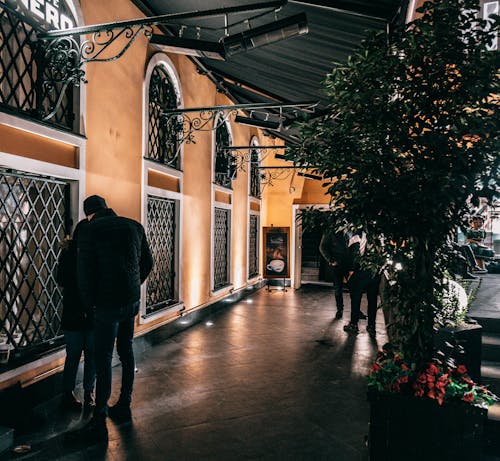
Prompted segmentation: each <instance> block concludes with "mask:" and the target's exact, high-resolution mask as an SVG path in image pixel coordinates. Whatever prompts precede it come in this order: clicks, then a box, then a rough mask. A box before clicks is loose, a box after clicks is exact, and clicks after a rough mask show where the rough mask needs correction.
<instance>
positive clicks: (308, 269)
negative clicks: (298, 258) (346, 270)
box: [301, 231, 333, 285]
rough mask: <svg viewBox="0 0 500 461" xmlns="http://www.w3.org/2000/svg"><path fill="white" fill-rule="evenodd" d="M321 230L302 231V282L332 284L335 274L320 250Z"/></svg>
mask: <svg viewBox="0 0 500 461" xmlns="http://www.w3.org/2000/svg"><path fill="white" fill-rule="evenodd" d="M320 241H321V232H318V231H306V232H303V233H302V264H301V283H314V284H318V285H327V284H328V285H330V284H331V283H332V280H333V274H332V270H331V268H330V266H329V265H328V264H327V262H326V260H325V258H323V256H321V253H320V251H319V243H320Z"/></svg>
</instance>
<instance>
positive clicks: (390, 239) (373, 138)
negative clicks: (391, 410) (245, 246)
mask: <svg viewBox="0 0 500 461" xmlns="http://www.w3.org/2000/svg"><path fill="white" fill-rule="evenodd" d="M478 11H479V5H478V1H477V0H440V1H439V2H437V1H436V2H426V3H425V4H424V5H423V6H422V7H421V8H420V10H419V13H420V16H419V18H418V19H416V20H415V21H413V22H412V23H409V24H406V25H404V26H402V27H401V28H398V29H394V30H392V31H391V33H390V34H389V35H386V34H385V33H384V34H381V33H379V34H372V35H371V36H370V37H369V38H368V39H367V40H366V41H365V42H364V43H363V44H362V46H361V48H360V50H359V51H358V52H357V53H356V54H355V55H353V56H352V57H351V58H350V59H349V60H348V61H347V63H346V64H345V65H343V66H339V67H336V68H335V69H334V70H333V71H332V72H331V73H330V74H328V76H327V78H326V80H325V84H324V86H325V91H326V93H327V95H328V96H329V101H330V104H329V106H328V110H327V113H326V115H324V116H322V117H321V118H316V119H311V120H306V121H304V122H303V123H301V127H300V139H299V142H298V144H297V145H296V146H294V147H292V148H291V149H289V153H288V154H287V155H288V159H290V160H293V161H294V162H295V164H296V165H298V166H300V167H309V168H311V169H312V170H313V171H314V172H315V173H316V174H321V175H322V176H323V178H324V186H325V188H326V193H327V194H329V195H330V196H331V206H330V210H329V215H330V220H331V222H332V223H335V226H336V227H337V230H346V229H348V228H354V229H363V230H364V231H365V232H366V234H367V238H368V245H367V255H366V257H365V258H364V264H365V265H366V266H367V267H369V268H372V269H373V270H374V271H378V270H380V269H381V267H382V266H384V267H385V270H386V273H387V274H388V276H389V281H390V283H388V284H387V286H386V289H385V290H384V304H385V306H388V308H389V310H390V318H391V321H390V324H389V325H387V327H388V329H389V333H390V338H391V347H392V349H393V350H395V351H398V353H399V354H400V356H402V357H404V358H405V359H404V360H405V363H407V364H408V365H407V366H408V367H409V368H410V369H411V370H412V373H414V374H416V375H419V373H423V372H424V371H425V370H427V369H428V367H429V364H431V363H434V362H433V359H434V358H435V349H434V338H435V331H436V327H437V324H436V319H437V317H438V313H439V312H440V310H441V309H442V306H443V292H444V291H445V288H446V282H445V277H444V274H445V271H446V269H447V268H448V267H449V266H450V264H451V260H452V259H453V255H454V253H455V250H454V248H453V246H452V245H451V241H452V240H453V235H454V232H455V230H456V228H457V227H458V226H459V225H461V224H463V223H464V220H465V219H466V218H465V216H466V213H467V211H468V208H469V206H470V203H474V200H475V199H477V198H478V197H486V198H489V199H491V198H492V197H493V196H494V194H495V192H496V191H497V190H498V177H499V162H500V160H499V156H498V147H499V142H498V121H499V119H498V117H499V116H498V105H499V91H498V86H499V74H498V69H499V68H500V58H499V54H498V52H496V51H493V50H491V47H492V44H493V43H494V40H495V38H496V37H497V34H498V29H499V21H498V20H499V18H498V16H492V17H490V19H489V20H487V21H486V20H482V19H479V15H478ZM439 366H441V367H444V364H440V365H439ZM443 370H444V368H443ZM409 380H410V378H409ZM391 395H392V394H391ZM425 395H427V397H430V396H429V395H428V394H425ZM429 400H430V403H436V402H435V401H434V399H429ZM443 402H445V403H444V405H442V406H441V405H438V404H436V406H437V407H439V408H442V407H444V406H445V405H447V404H446V402H447V400H443ZM485 402H486V401H485ZM465 403H466V402H464V404H465ZM468 403H469V405H468V407H469V408H475V407H474V405H471V403H473V404H474V403H475V402H474V401H473V402H468ZM464 406H466V407H467V405H464ZM482 417H483V418H484V414H483V416H482ZM403 426H404V424H403ZM389 436H390V434H386V435H385V437H389ZM373 456H374V454H373V452H372V457H373ZM412 456H413V455H412V453H411V452H410V453H408V455H407V456H406V457H405V458H404V459H415V458H414V457H412ZM373 459H384V460H386V461H387V460H388V459H402V458H401V457H399V458H387V457H386V458H377V457H373ZM427 459H437V458H429V457H427ZM441 459H451V458H443V457H441ZM453 459H465V458H460V457H458V458H453Z"/></svg>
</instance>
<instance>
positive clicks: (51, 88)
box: [0, 3, 76, 129]
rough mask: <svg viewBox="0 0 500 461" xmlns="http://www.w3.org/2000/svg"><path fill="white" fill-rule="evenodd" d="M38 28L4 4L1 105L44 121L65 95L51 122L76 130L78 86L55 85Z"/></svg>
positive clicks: (0, 19) (0, 11) (0, 14)
mask: <svg viewBox="0 0 500 461" xmlns="http://www.w3.org/2000/svg"><path fill="white" fill-rule="evenodd" d="M36 32H37V30H36V29H35V27H34V26H33V25H31V24H28V23H27V22H26V20H25V19H24V18H23V16H22V15H20V14H19V13H18V12H17V11H14V10H13V9H11V8H9V7H7V6H6V5H5V4H1V3H0V108H1V109H2V110H6V111H9V112H17V113H19V114H20V115H28V116H29V117H34V118H35V119H39V120H41V119H42V118H43V117H44V116H46V115H48V114H49V113H50V112H51V111H52V108H53V107H54V106H55V103H56V101H57V100H58V98H59V97H60V94H61V92H63V94H62V97H61V101H62V102H61V105H60V107H59V108H58V110H57V111H56V113H55V114H54V116H53V117H52V118H50V119H49V122H50V123H53V124H55V125H60V126H62V127H64V128H68V129H74V128H75V127H74V126H73V124H74V121H75V114H74V105H75V102H76V101H75V98H74V93H75V87H74V85H72V84H70V85H68V87H67V88H66V89H65V90H64V89H63V83H54V84H52V85H48V84H44V81H50V80H52V77H53V76H52V75H51V71H49V69H48V68H47V67H46V66H44V62H43V60H42V59H41V58H42V53H41V52H40V51H41V50H37V48H36V47H37V46H39V44H40V43H41V42H40V41H36Z"/></svg>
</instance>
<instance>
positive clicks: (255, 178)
mask: <svg viewBox="0 0 500 461" xmlns="http://www.w3.org/2000/svg"><path fill="white" fill-rule="evenodd" d="M259 166H260V160H259V151H258V150H257V149H252V150H251V151H250V195H251V196H252V197H257V198H260V170H259Z"/></svg>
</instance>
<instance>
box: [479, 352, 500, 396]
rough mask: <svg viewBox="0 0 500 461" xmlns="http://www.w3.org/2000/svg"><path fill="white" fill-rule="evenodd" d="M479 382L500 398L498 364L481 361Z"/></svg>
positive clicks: (499, 367)
mask: <svg viewBox="0 0 500 461" xmlns="http://www.w3.org/2000/svg"><path fill="white" fill-rule="evenodd" d="M481 382H482V384H485V385H487V386H488V388H489V389H490V390H491V391H492V392H494V393H495V394H496V395H498V396H499V397H500V362H489V361H486V360H483V362H482V364H481Z"/></svg>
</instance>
